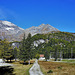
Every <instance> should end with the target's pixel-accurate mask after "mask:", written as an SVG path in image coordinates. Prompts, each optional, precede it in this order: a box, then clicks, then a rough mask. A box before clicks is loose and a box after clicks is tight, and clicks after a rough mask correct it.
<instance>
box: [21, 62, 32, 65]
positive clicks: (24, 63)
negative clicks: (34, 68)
mask: <svg viewBox="0 0 75 75" xmlns="http://www.w3.org/2000/svg"><path fill="white" fill-rule="evenodd" d="M20 64H23V65H29V63H28V62H20ZM30 64H33V63H30Z"/></svg>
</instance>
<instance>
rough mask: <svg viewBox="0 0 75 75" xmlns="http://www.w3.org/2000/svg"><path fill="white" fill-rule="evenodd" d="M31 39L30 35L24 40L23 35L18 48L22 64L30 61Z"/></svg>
mask: <svg viewBox="0 0 75 75" xmlns="http://www.w3.org/2000/svg"><path fill="white" fill-rule="evenodd" d="M32 52H33V51H32V39H31V34H30V33H29V34H28V37H27V38H26V39H25V34H24V37H23V39H22V42H21V46H20V56H19V57H20V59H21V60H23V61H24V62H25V61H26V60H30V58H32V56H33V55H32Z"/></svg>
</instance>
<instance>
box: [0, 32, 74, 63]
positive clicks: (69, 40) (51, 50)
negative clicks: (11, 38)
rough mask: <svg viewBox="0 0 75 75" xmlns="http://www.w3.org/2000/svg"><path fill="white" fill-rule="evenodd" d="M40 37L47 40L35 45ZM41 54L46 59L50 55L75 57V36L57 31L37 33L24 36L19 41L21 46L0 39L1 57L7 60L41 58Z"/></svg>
mask: <svg viewBox="0 0 75 75" xmlns="http://www.w3.org/2000/svg"><path fill="white" fill-rule="evenodd" d="M39 39H43V40H45V42H44V43H40V44H38V46H37V47H36V46H34V41H38V40H39ZM40 54H44V55H45V58H46V60H47V59H49V58H50V57H53V58H55V60H57V58H75V56H74V55H75V36H73V35H72V34H70V33H66V32H57V33H50V34H37V35H34V36H33V37H31V34H30V33H29V34H28V37H27V38H26V37H25V34H24V37H23V39H22V41H21V42H19V48H17V47H15V48H14V47H12V43H11V42H8V41H7V40H0V58H4V59H6V60H7V61H8V60H10V61H11V60H12V59H15V61H16V59H17V58H18V59H20V60H23V61H24V62H25V61H27V60H28V61H29V60H30V59H32V58H37V59H38V58H39V55H40Z"/></svg>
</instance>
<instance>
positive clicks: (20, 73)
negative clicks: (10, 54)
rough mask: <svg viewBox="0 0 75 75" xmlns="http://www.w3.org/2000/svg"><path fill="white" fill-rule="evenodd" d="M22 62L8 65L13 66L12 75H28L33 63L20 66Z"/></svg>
mask: <svg viewBox="0 0 75 75" xmlns="http://www.w3.org/2000/svg"><path fill="white" fill-rule="evenodd" d="M22 63H23V61H21V62H19V61H17V62H14V61H13V62H12V63H10V64H13V68H14V71H13V74H14V75H29V69H30V68H31V67H32V65H33V63H34V61H32V60H31V63H32V64H30V65H29V64H26V65H23V64H22Z"/></svg>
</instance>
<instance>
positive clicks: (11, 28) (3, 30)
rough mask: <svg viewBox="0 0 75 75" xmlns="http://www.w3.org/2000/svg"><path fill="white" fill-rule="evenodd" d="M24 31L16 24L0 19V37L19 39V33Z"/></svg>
mask: <svg viewBox="0 0 75 75" xmlns="http://www.w3.org/2000/svg"><path fill="white" fill-rule="evenodd" d="M23 32H24V29H22V28H20V27H18V26H16V25H15V24H13V23H11V22H8V21H0V39H4V38H6V39H8V40H9V41H10V40H17V41H18V40H20V38H19V35H21V34H22V33H23Z"/></svg>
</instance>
